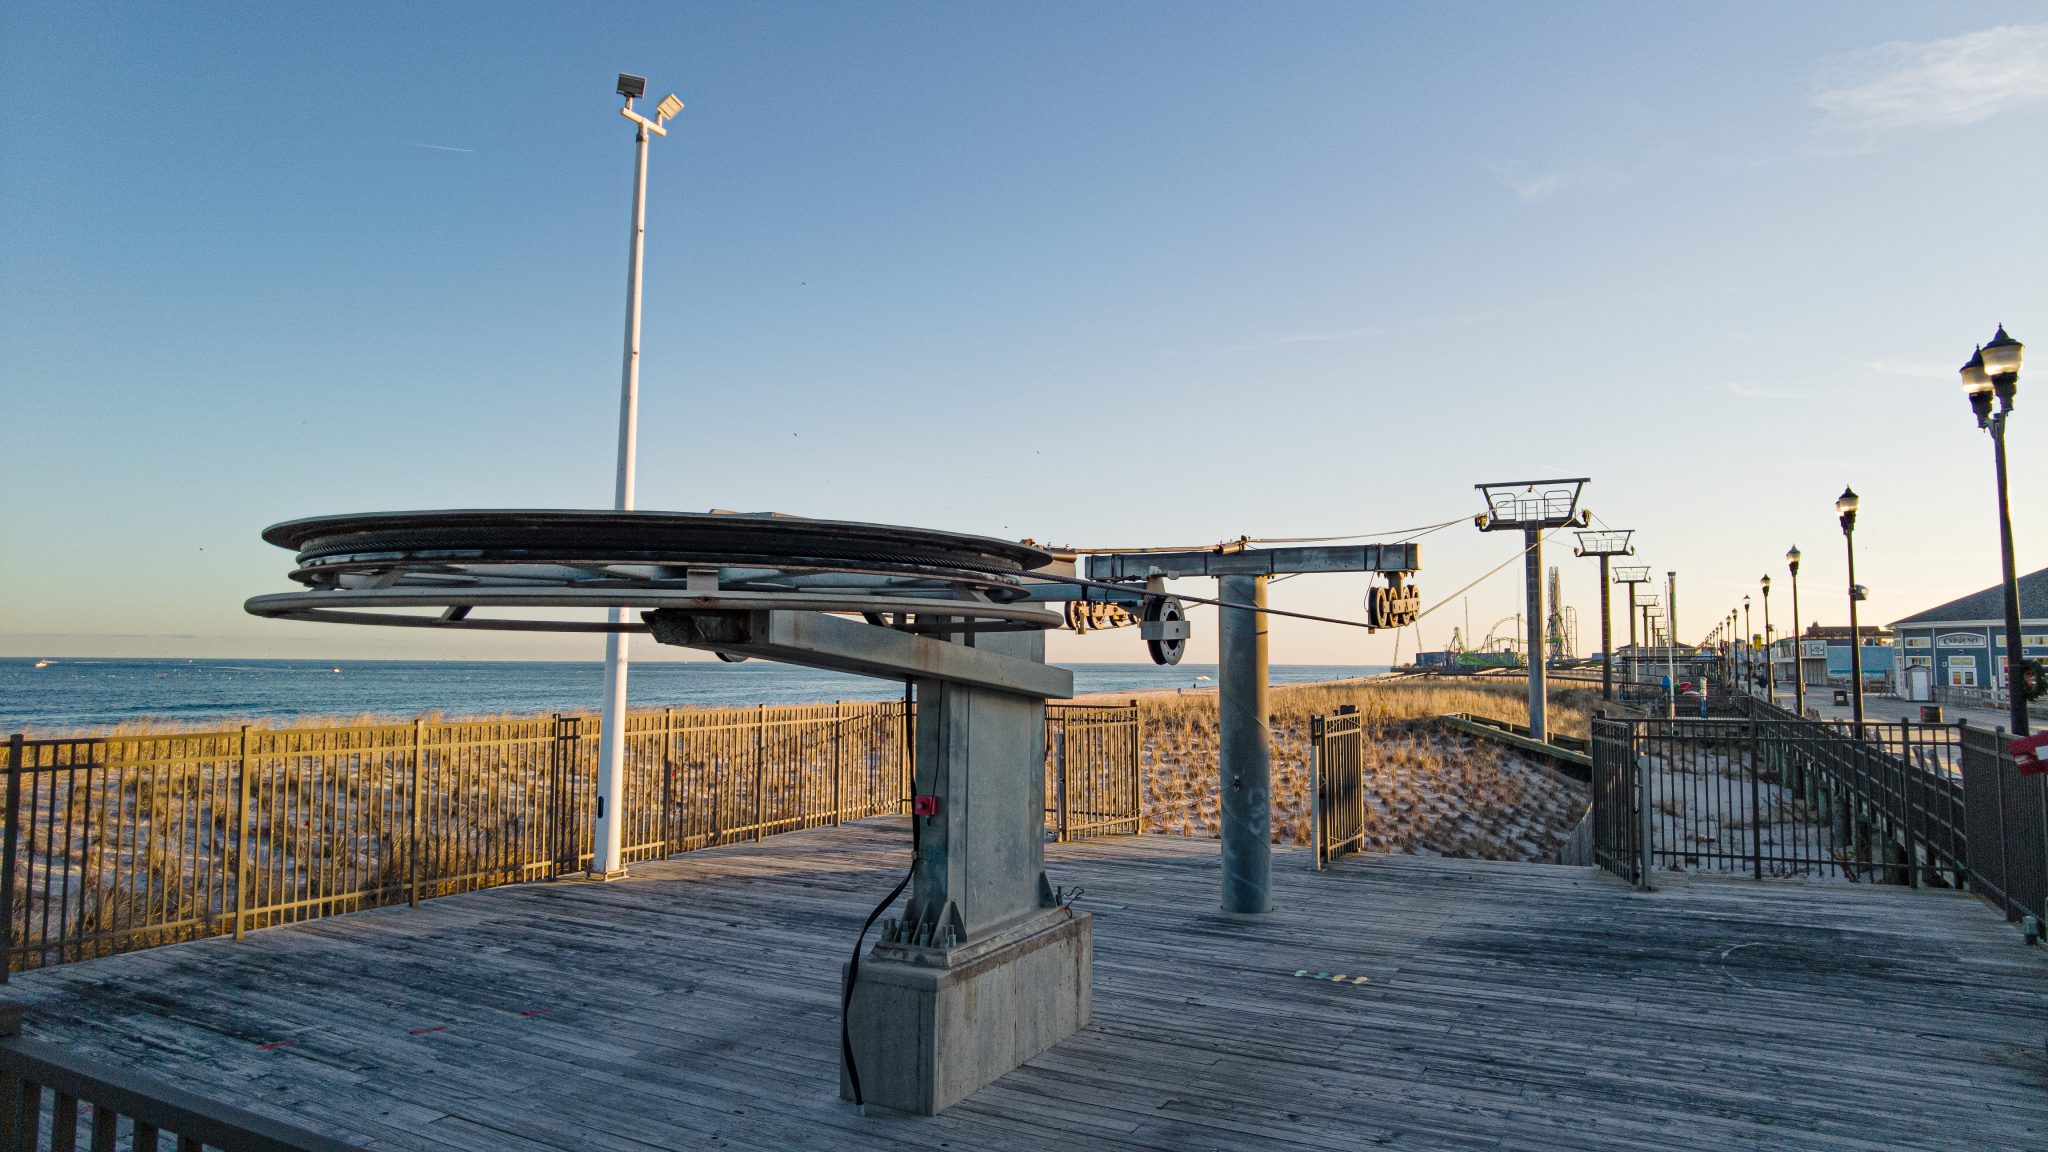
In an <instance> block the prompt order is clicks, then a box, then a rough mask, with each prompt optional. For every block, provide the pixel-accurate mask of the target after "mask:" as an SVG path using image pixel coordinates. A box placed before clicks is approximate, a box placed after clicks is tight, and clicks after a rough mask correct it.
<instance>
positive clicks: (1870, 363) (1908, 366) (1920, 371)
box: [1859, 360, 1961, 380]
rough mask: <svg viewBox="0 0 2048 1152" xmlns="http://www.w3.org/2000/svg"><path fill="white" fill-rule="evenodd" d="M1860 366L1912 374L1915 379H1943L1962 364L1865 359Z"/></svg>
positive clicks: (1896, 374)
mask: <svg viewBox="0 0 2048 1152" xmlns="http://www.w3.org/2000/svg"><path fill="white" fill-rule="evenodd" d="M1859 367H1863V368H1868V369H1870V370H1871V371H1872V372H1882V373H1883V374H1885V375H1886V376H1910V377H1912V378H1913V379H1915V380H1941V379H1945V378H1947V377H1949V376H1953V375H1955V374H1956V369H1957V368H1959V367H1961V365H1953V366H1952V365H1948V364H1930V363H1928V362H1927V361H1924V360H1865V361H1864V362H1863V363H1862V364H1861V365H1859Z"/></svg>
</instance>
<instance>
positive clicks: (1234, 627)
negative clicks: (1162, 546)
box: [1216, 576, 1273, 912]
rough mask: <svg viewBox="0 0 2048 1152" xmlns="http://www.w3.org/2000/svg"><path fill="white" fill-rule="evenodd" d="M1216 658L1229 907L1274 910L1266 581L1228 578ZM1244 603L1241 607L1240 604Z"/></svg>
mask: <svg viewBox="0 0 2048 1152" xmlns="http://www.w3.org/2000/svg"><path fill="white" fill-rule="evenodd" d="M1217 583H1218V584H1219V585H1221V592H1220V594H1219V597H1218V598H1219V599H1221V600H1222V601H1223V604H1224V607H1223V608H1221V609H1220V610H1219V611H1218V613H1217V614H1218V616H1220V617H1221V625H1220V627H1219V629H1218V631H1219V637H1218V640H1219V647H1220V651H1219V653H1218V656H1217V662H1218V663H1217V670H1216V677H1217V680H1218V690H1217V696H1218V724H1217V726H1218V728H1219V730H1220V731H1219V738H1220V739H1219V743H1220V745H1221V755H1220V757H1219V766H1220V769H1221V776H1222V779H1221V781H1220V783H1221V788H1220V795H1221V796H1222V810H1223V813H1222V814H1223V910H1224V911H1225V912H1267V911H1271V910H1272V906H1273V905H1272V876H1273V790H1272V777H1273V764H1272V753H1271V749H1270V745H1271V739H1272V733H1271V731H1270V729H1269V728H1268V720H1267V717H1269V716H1270V715H1271V714H1272V713H1271V709H1270V708H1269V707H1268V700H1267V688H1266V616H1265V613H1263V612H1253V611H1247V610H1246V609H1247V608H1264V607H1265V606H1266V578H1265V577H1264V576H1223V577H1219V578H1218V580H1217ZM1239 605H1242V607H1238V606H1239Z"/></svg>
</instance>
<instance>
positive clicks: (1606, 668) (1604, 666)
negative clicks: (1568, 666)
mask: <svg viewBox="0 0 2048 1152" xmlns="http://www.w3.org/2000/svg"><path fill="white" fill-rule="evenodd" d="M1600 698H1601V699H1602V700H1612V699H1614V612H1613V610H1612V609H1610V608H1609V607H1608V602H1607V557H1606V556H1605V555H1604V554H1603V555H1602V556H1601V557H1600Z"/></svg>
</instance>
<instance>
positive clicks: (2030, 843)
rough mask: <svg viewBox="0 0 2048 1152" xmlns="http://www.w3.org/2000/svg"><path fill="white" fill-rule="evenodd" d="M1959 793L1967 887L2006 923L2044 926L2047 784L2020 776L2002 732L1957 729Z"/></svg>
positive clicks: (2047, 901)
mask: <svg viewBox="0 0 2048 1152" xmlns="http://www.w3.org/2000/svg"><path fill="white" fill-rule="evenodd" d="M1961 771H1962V782H1963V795H1964V796H1965V797H1966V798H1967V799H1968V800H1969V804H1968V815H1967V817H1966V823H1967V826H1968V841H1969V845H1970V854H1969V859H1970V887H1972V888H1974V889H1976V891H1977V892H1978V893H1979V894H1981V895H1982V896H1983V897H1984V898H1985V899H1986V900H1989V901H1990V902H1991V904H1992V906H1993V907H1995V908H1997V909H1998V910H1999V911H2001V912H2003V913H2004V914H2005V917H2006V919H2008V920H2017V919H2019V918H2020V917H2022V916H2034V917H2038V918H2040V919H2041V920H2043V921H2044V922H2048V874H2044V873H2048V835H2044V830H2048V812H2044V807H2043V805H2044V802H2048V786H2044V783H2043V780H2044V778H2043V777H2041V776H2023V775H2021V774H2020V770H2019V765H2018V764H2017V763H2016V762H2015V761H2014V760H2013V757H2012V754H2011V753H2010V752H2008V751H2007V750H2006V748H2005V738H2004V733H2003V732H1988V731H1986V730H1984V729H1982V728H1976V727H1969V726H1965V727H1964V728H1963V730H1962V758H1961Z"/></svg>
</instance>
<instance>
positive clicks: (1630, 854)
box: [1592, 718, 1643, 885]
mask: <svg viewBox="0 0 2048 1152" xmlns="http://www.w3.org/2000/svg"><path fill="white" fill-rule="evenodd" d="M1633 737H1634V731H1633V729H1632V728H1631V727H1630V726H1629V725H1628V724H1627V723H1625V722H1619V721H1616V722H1610V721H1608V720H1606V719H1604V718H1603V719H1597V720H1595V721H1594V722H1593V815H1592V820H1593V862H1594V863H1595V864H1598V865H1599V866H1600V867H1602V868H1605V869H1607V870H1608V871H1609V872H1612V873H1614V874H1615V875H1616V876H1619V877H1621V878H1622V879H1624V880H1626V881H1628V882H1629V883H1631V884H1636V885H1640V884H1641V883H1642V882H1643V845H1642V837H1643V809H1642V803H1641V795H1640V784H1641V772H1640V765H1638V764H1637V762H1636V757H1635V740H1634V738H1633Z"/></svg>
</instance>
